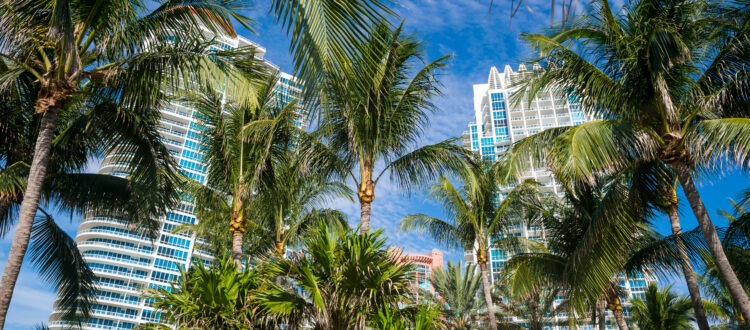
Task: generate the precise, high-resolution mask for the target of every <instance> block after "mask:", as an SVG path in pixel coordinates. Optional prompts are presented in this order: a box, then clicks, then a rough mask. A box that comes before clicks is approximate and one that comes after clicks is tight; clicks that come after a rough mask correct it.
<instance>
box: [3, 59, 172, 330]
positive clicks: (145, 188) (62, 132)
mask: <svg viewBox="0 0 750 330" xmlns="http://www.w3.org/2000/svg"><path fill="white" fill-rule="evenodd" d="M7 69H8V67H7V66H3V65H0V72H1V74H7V73H8V71H7ZM34 80H35V78H34V77H33V76H32V75H30V74H28V73H23V74H19V75H18V76H17V78H16V81H15V83H16V87H17V88H16V89H13V90H11V91H8V92H7V93H6V94H4V95H3V100H4V101H5V102H3V103H2V104H0V132H2V134H0V135H2V138H0V139H1V140H2V142H1V143H0V163H1V164H2V165H0V237H4V236H5V235H8V234H10V233H11V229H12V228H13V226H14V224H15V223H16V220H17V216H18V210H19V209H20V208H21V204H22V202H23V200H24V191H25V190H26V185H27V182H28V175H29V167H30V166H29V164H30V163H31V162H32V157H33V153H32V150H33V148H34V143H35V141H36V140H37V135H38V133H39V130H38V127H39V121H40V117H39V116H38V115H35V114H34V112H33V106H34V104H35V101H34V100H35V99H36V95H37V94H36V92H34V89H35V88H36V87H35V86H34ZM107 110H112V109H107ZM117 116H119V115H118V113H117V112H116V111H102V112H99V113H97V112H96V111H94V110H91V111H90V112H88V113H87V112H78V111H65V112H61V113H60V115H59V116H58V118H57V122H56V127H58V130H57V131H56V132H55V133H54V135H53V138H54V142H53V143H52V145H51V147H50V152H49V160H50V164H49V166H48V168H47V173H46V175H45V177H44V182H43V185H42V187H41V191H40V199H41V201H42V202H41V204H40V205H39V206H38V212H39V216H37V218H36V219H35V221H34V223H33V224H32V227H31V229H30V237H29V239H30V242H29V248H30V251H29V257H30V261H31V262H32V264H33V265H34V266H35V267H36V268H37V270H38V271H39V272H40V274H41V275H42V277H43V278H44V279H45V280H46V281H47V282H49V283H52V284H53V285H54V286H55V288H56V289H57V292H58V301H57V303H56V307H57V308H58V309H60V310H62V312H63V319H66V320H68V321H82V320H83V319H85V318H86V317H87V316H88V312H89V309H90V308H91V306H92V303H93V300H92V299H93V295H94V292H95V289H94V283H93V281H94V276H93V273H92V272H91V270H90V269H89V268H88V266H87V265H86V263H85V261H84V260H83V258H82V256H81V254H80V252H79V251H78V249H77V247H76V245H75V242H74V240H73V238H71V237H70V236H68V235H67V234H66V233H65V232H64V231H63V230H62V229H60V227H59V226H58V225H57V222H56V221H55V219H53V218H52V216H51V215H50V214H49V213H47V212H46V211H45V210H44V209H43V207H44V208H46V207H48V206H49V207H52V206H54V207H56V208H57V209H58V210H62V211H66V212H70V213H72V214H81V213H83V212H89V213H91V214H95V215H97V216H108V217H112V218H114V219H119V220H121V221H123V222H124V223H127V224H129V225H130V226H131V227H132V228H133V229H134V230H136V231H141V232H144V233H146V234H152V233H153V232H154V229H155V228H158V226H159V224H158V222H157V221H156V219H157V217H158V215H159V214H160V213H161V210H163V208H164V207H166V206H167V205H169V204H170V201H171V200H173V198H175V197H176V196H175V195H174V193H173V192H170V191H169V190H170V189H166V190H165V189H160V188H158V187H157V188H156V189H155V187H154V186H153V185H151V183H152V182H155V181H150V180H148V179H151V178H158V176H152V175H158V174H157V173H158V172H160V171H164V172H166V173H168V172H169V171H170V170H173V169H174V167H171V166H173V165H174V163H173V162H172V163H170V161H171V156H169V154H168V153H167V152H166V151H165V150H163V149H161V150H160V149H159V148H155V147H152V146H153V145H158V143H159V142H158V134H156V133H155V132H149V131H148V130H145V132H147V134H143V135H139V136H133V135H129V134H123V133H122V132H113V131H112V130H111V129H109V125H112V124H113V123H114V124H119V125H121V127H128V129H132V130H136V131H137V130H140V129H141V128H142V127H140V126H139V125H140V124H139V123H137V122H135V121H130V120H129V119H127V118H122V117H121V118H119V119H118V118H117ZM79 127H86V128H85V129H78V128H79ZM123 142H127V143H130V144H131V145H132V146H134V147H133V148H132V149H131V150H133V151H140V152H139V153H138V155H137V156H136V157H135V158H133V159H132V160H131V162H132V163H136V164H137V163H139V162H141V163H140V164H141V165H142V166H143V167H142V169H141V176H140V177H138V176H134V177H130V178H120V177H115V176H109V175H100V174H90V173H82V172H83V171H84V170H85V168H86V166H87V164H88V160H89V158H90V157H94V156H95V155H97V154H101V153H104V152H109V151H111V150H112V148H116V147H117V146H118V145H120V144H121V143H123ZM149 158H150V159H151V161H152V162H151V163H149V162H148V161H149ZM162 161H163V162H164V163H163V164H164V166H161V167H160V166H158V165H156V164H155V163H157V162H162ZM144 174H145V175H144ZM144 180H146V181H144ZM156 182H158V181H156ZM4 288H5V287H4ZM8 288H9V289H12V287H8ZM7 292H8V291H6V293H7ZM8 294H10V293H8Z"/></svg>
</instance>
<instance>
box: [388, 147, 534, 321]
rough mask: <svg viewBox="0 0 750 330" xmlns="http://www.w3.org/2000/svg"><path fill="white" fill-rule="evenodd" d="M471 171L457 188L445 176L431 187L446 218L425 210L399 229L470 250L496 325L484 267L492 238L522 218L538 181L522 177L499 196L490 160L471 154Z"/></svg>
mask: <svg viewBox="0 0 750 330" xmlns="http://www.w3.org/2000/svg"><path fill="white" fill-rule="evenodd" d="M470 168H471V172H463V173H461V177H460V179H461V183H462V184H463V186H462V187H460V188H457V187H456V186H454V185H453V184H452V183H451V182H450V180H448V178H446V177H441V178H440V179H439V180H438V183H437V184H436V185H434V186H433V187H432V189H431V194H432V196H433V198H434V199H435V200H437V201H439V202H440V203H441V204H442V205H443V207H444V208H445V211H446V213H447V214H448V216H449V217H450V218H449V219H448V220H447V221H446V220H441V219H438V218H435V217H431V216H429V215H425V214H414V215H409V216H407V217H405V218H404V219H402V220H401V229H402V230H418V231H422V232H425V233H427V234H428V235H430V236H431V237H432V238H433V239H434V240H436V241H437V242H438V244H443V245H446V246H450V247H455V248H464V249H467V250H472V251H473V252H474V253H475V256H476V260H477V264H478V265H479V269H480V270H481V274H482V286H483V289H484V296H485V303H486V306H488V318H489V321H490V327H491V328H493V329H495V328H496V324H495V316H494V308H493V304H492V297H491V291H490V290H491V289H490V279H489V275H488V271H487V261H488V258H489V255H488V253H489V247H490V244H491V243H490V242H491V240H496V239H497V238H499V237H501V235H503V234H504V233H506V232H508V231H509V229H510V228H511V225H513V224H515V223H519V222H522V221H524V220H525V219H524V218H525V217H526V214H525V213H524V207H523V204H524V200H525V199H526V198H529V197H531V196H533V194H534V193H535V192H536V188H537V185H538V184H537V183H536V182H533V181H525V182H523V183H521V184H519V185H518V186H517V187H515V188H513V190H512V191H511V192H510V193H508V195H507V196H506V197H505V198H503V199H502V200H500V201H499V200H498V199H499V198H500V195H501V193H502V192H501V186H500V181H499V180H498V177H497V172H496V171H494V170H493V169H492V164H490V163H488V162H485V161H481V160H479V159H478V158H474V159H473V160H472V161H471V166H470Z"/></svg>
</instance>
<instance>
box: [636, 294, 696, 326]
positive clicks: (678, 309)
mask: <svg viewBox="0 0 750 330" xmlns="http://www.w3.org/2000/svg"><path fill="white" fill-rule="evenodd" d="M692 308H693V306H692V302H691V301H690V299H689V298H687V297H679V296H677V295H676V294H674V293H673V292H672V286H671V285H669V286H667V287H665V288H663V289H661V290H660V289H659V287H657V286H656V283H651V284H649V286H648V289H647V290H646V297H645V299H644V300H640V299H636V300H634V301H633V307H632V311H633V318H634V319H635V322H636V323H637V324H638V328H639V329H642V330H683V329H684V330H687V329H692V328H693V325H692V322H693V321H694V318H693V317H692V316H691V315H690V312H691V309H692Z"/></svg>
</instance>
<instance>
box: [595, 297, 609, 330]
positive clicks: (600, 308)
mask: <svg viewBox="0 0 750 330" xmlns="http://www.w3.org/2000/svg"><path fill="white" fill-rule="evenodd" d="M596 312H597V314H599V315H598V316H599V317H598V318H597V322H599V323H598V325H599V330H607V302H606V301H604V300H603V299H599V300H597V301H596Z"/></svg>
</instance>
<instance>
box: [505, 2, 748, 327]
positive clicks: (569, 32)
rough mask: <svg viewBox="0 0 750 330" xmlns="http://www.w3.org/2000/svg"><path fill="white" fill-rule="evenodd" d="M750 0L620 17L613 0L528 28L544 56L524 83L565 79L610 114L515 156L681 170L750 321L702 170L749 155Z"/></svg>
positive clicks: (573, 92) (590, 168)
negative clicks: (545, 27) (697, 179)
mask: <svg viewBox="0 0 750 330" xmlns="http://www.w3.org/2000/svg"><path fill="white" fill-rule="evenodd" d="M741 8H743V7H742V6H738V5H736V4H735V3H733V2H723V3H713V2H705V1H692V0H685V1H655V0H639V1H632V2H629V3H627V4H626V6H625V7H624V10H622V11H621V13H622V14H621V15H619V16H616V15H615V13H613V11H612V10H611V9H610V7H609V2H608V1H604V0H602V1H598V2H597V6H596V10H594V11H593V12H592V13H591V14H588V15H585V16H583V17H580V18H579V19H578V20H576V21H574V22H571V24H569V25H567V26H565V27H558V28H555V29H552V30H551V31H550V33H549V34H546V35H539V34H532V35H525V36H524V38H525V39H526V40H528V41H529V42H530V43H531V44H532V45H534V46H536V47H537V48H538V49H539V51H540V54H541V56H540V58H539V62H540V63H541V62H543V63H544V64H545V70H544V71H542V72H539V74H537V75H534V77H532V78H531V79H530V80H529V81H528V82H527V83H526V84H525V87H528V88H529V90H530V93H531V94H532V95H531V96H533V94H534V93H536V92H537V91H539V90H541V89H542V88H545V87H549V88H551V87H553V86H565V87H566V89H565V92H567V93H568V95H569V96H570V97H571V98H573V99H576V100H580V101H581V104H582V106H583V107H584V108H585V109H587V111H590V112H592V114H594V115H595V116H596V117H598V118H601V120H596V121H593V122H589V123H586V124H583V125H580V126H577V127H565V128H557V129H551V130H546V131H544V132H542V133H539V134H537V135H535V136H531V137H529V138H527V139H525V142H524V143H523V145H519V146H517V147H514V150H513V152H511V153H509V154H508V157H511V158H513V162H515V163H516V165H518V167H519V168H523V167H525V166H524V165H528V163H529V162H532V163H534V164H540V163H546V164H548V165H549V167H550V168H551V169H552V170H554V171H556V172H557V173H559V174H560V175H561V176H563V177H568V178H572V179H574V180H577V181H584V182H591V178H592V176H594V175H595V174H596V173H598V172H602V171H604V172H617V171H620V170H622V169H623V168H625V167H628V166H631V165H632V164H634V163H637V162H650V161H653V162H660V163H662V164H663V165H664V166H666V167H667V168H668V169H669V170H670V171H671V172H672V173H673V174H674V175H675V176H676V178H677V179H678V182H679V184H680V186H681V187H682V189H683V191H684V192H685V195H686V197H687V200H688V202H689V204H690V206H691V208H692V210H693V213H694V214H695V216H696V218H697V219H698V222H699V224H700V228H701V230H702V232H703V235H704V238H705V240H706V241H707V243H708V246H709V251H710V252H711V255H712V256H713V257H714V259H715V260H716V264H717V267H718V269H719V271H720V274H721V276H722V279H723V280H724V281H725V282H726V283H727V286H728V287H729V289H730V292H731V293H732V297H733V298H734V299H735V300H736V301H737V302H738V305H739V306H740V308H741V310H742V311H743V314H744V315H745V317H746V318H748V317H750V300H748V296H747V294H746V293H745V291H744V290H743V289H742V286H741V284H740V282H739V281H738V279H737V276H736V274H735V272H734V270H733V269H732V266H731V264H730V263H729V261H728V259H727V257H726V253H725V252H724V250H723V249H722V246H721V241H720V239H719V236H718V234H717V233H716V229H715V227H714V225H713V223H712V221H711V218H710V216H709V214H708V212H707V211H706V208H705V205H704V203H703V201H702V199H701V197H700V194H699V192H698V190H697V188H696V186H695V183H694V176H695V172H696V171H700V170H707V169H708V170H710V169H712V168H714V166H716V164H717V163H720V161H721V160H726V159H728V160H731V161H734V162H736V163H737V164H741V165H742V166H746V165H747V162H748V159H749V158H748V157H747V155H748V150H749V149H750V144H748V141H750V140H749V139H748V138H747V132H750V119H747V118H746V117H747V115H748V113H747V111H746V109H747V101H748V99H747V97H745V95H747V92H748V85H747V84H745V81H746V80H747V76H748V74H749V73H750V72H749V71H748V65H747V63H748V61H749V60H750V53H748V47H747V46H746V40H745V38H744V36H745V35H747V31H746V29H747V28H748V25H747V24H746V22H747V19H748V16H747V13H746V12H744V11H742V10H741ZM741 36H742V37H741ZM522 94H523V93H518V94H517V95H522ZM529 99H531V98H529ZM521 164H523V165H521Z"/></svg>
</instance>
